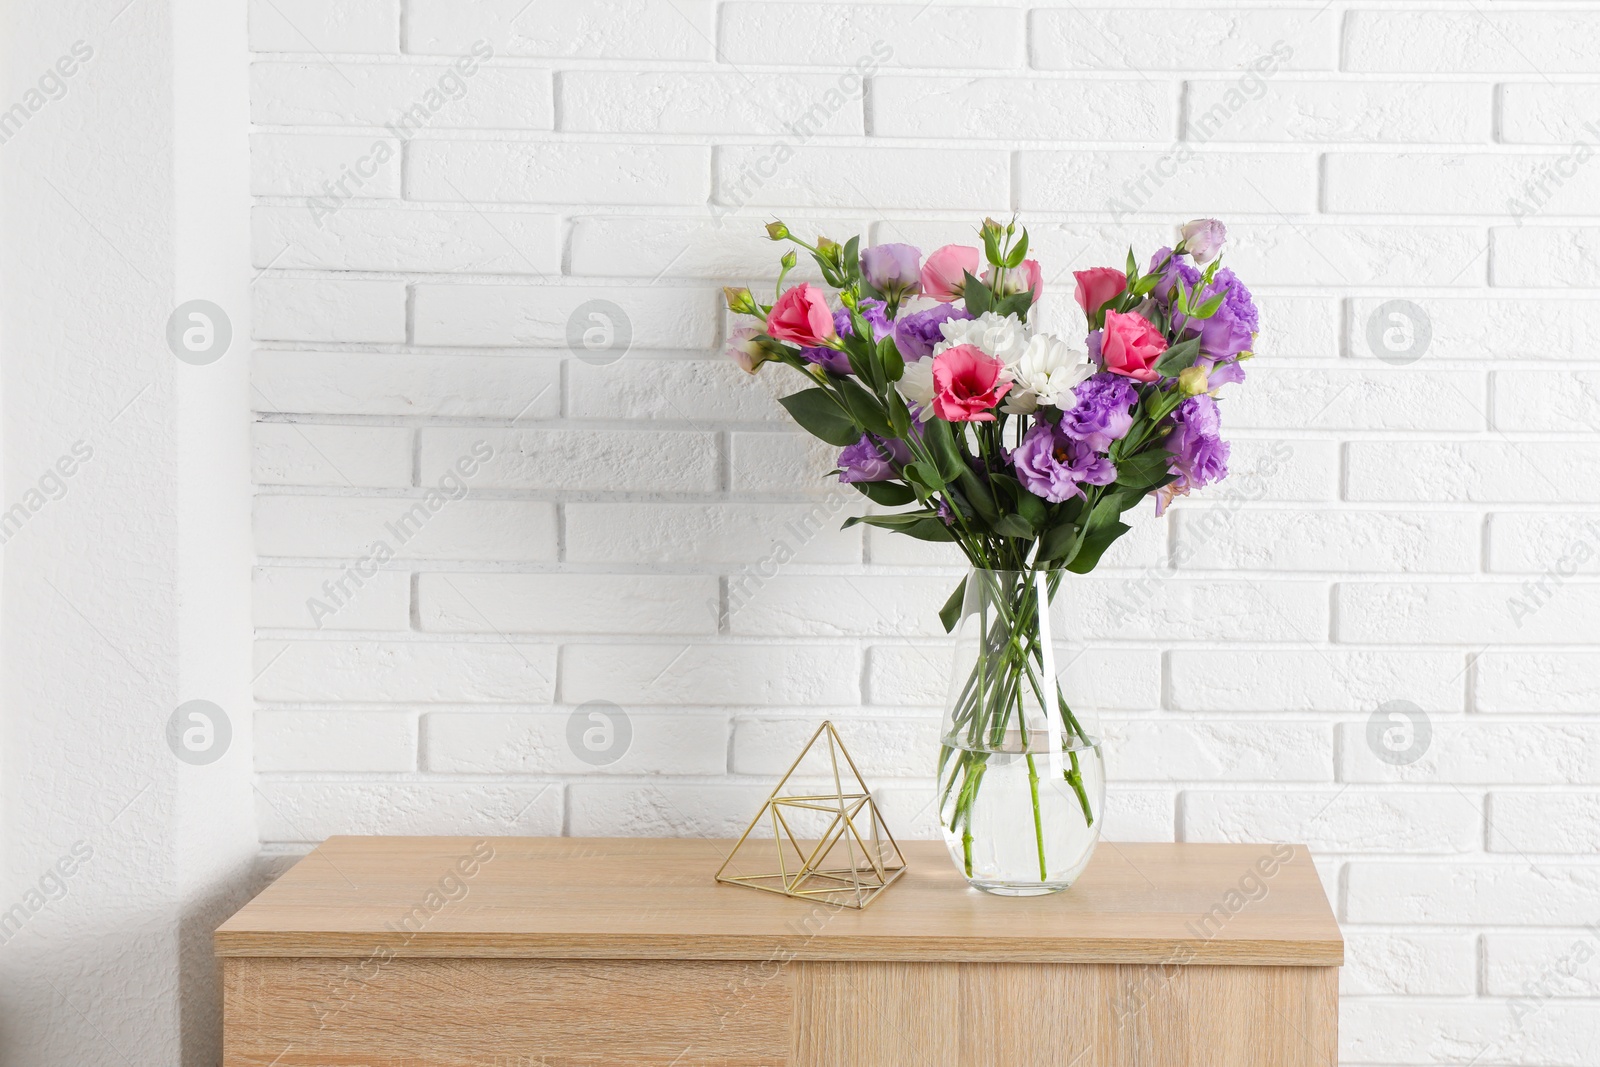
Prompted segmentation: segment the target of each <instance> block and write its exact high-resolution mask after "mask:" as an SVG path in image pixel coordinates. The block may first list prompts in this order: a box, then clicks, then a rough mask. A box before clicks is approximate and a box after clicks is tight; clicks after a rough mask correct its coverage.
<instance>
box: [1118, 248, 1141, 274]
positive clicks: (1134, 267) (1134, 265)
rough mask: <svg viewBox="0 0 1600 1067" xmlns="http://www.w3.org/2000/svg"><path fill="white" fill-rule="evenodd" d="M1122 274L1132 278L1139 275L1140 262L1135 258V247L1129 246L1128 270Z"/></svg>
mask: <svg viewBox="0 0 1600 1067" xmlns="http://www.w3.org/2000/svg"><path fill="white" fill-rule="evenodd" d="M1122 273H1124V274H1126V275H1127V276H1128V277H1130V278H1132V277H1134V276H1135V275H1137V274H1138V273H1139V261H1138V260H1137V259H1134V258H1133V246H1132V245H1129V246H1128V269H1127V270H1125V271H1123V272H1122Z"/></svg>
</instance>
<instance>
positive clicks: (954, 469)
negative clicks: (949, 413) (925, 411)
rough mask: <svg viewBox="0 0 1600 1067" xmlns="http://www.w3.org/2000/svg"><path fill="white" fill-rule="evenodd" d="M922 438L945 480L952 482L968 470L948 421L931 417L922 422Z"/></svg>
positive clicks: (969, 469)
mask: <svg viewBox="0 0 1600 1067" xmlns="http://www.w3.org/2000/svg"><path fill="white" fill-rule="evenodd" d="M922 440H923V442H924V443H925V444H927V446H928V451H929V452H931V453H932V455H933V460H934V462H935V463H937V464H938V465H939V476H940V477H941V478H943V479H944V480H945V481H947V482H953V481H955V480H956V479H957V478H959V477H961V474H962V472H964V471H967V472H970V471H971V468H970V467H969V466H968V465H967V461H966V460H965V459H964V458H962V455H961V448H960V446H959V445H957V444H956V438H955V430H954V428H953V427H952V426H951V425H950V423H948V422H945V421H944V420H943V419H940V418H932V419H929V420H928V421H927V422H925V423H923V424H922Z"/></svg>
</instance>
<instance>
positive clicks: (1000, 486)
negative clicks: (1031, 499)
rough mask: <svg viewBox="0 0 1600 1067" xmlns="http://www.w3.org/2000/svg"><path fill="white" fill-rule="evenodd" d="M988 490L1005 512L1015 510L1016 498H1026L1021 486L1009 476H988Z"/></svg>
mask: <svg viewBox="0 0 1600 1067" xmlns="http://www.w3.org/2000/svg"><path fill="white" fill-rule="evenodd" d="M989 489H990V491H991V492H993V493H994V498H995V500H996V501H997V502H998V503H999V504H1000V506H1001V507H1002V508H1004V509H1005V510H1006V511H1016V510H1017V497H1019V496H1027V495H1028V494H1027V492H1026V490H1024V489H1023V488H1022V485H1021V484H1020V483H1019V482H1018V481H1017V480H1016V479H1015V478H1013V477H1011V475H1009V474H991V475H989Z"/></svg>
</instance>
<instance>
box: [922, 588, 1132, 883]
mask: <svg viewBox="0 0 1600 1067" xmlns="http://www.w3.org/2000/svg"><path fill="white" fill-rule="evenodd" d="M1061 578H1062V572H1061V571H1059V570H1058V571H1051V572H1035V571H988V570H974V571H972V572H971V573H970V574H969V575H968V576H967V587H966V595H965V599H964V600H963V603H962V609H961V620H960V623H959V624H958V626H957V628H956V648H955V662H954V666H953V670H952V672H951V675H950V692H949V696H948V698H947V699H946V701H945V714H944V728H943V733H942V743H941V745H940V750H939V771H938V787H939V798H940V825H941V829H942V830H943V833H944V839H945V844H946V845H947V846H949V849H950V857H951V859H953V860H954V861H955V864H956V867H957V868H958V869H960V871H961V873H962V874H963V875H965V877H966V879H967V881H968V882H969V883H970V884H971V885H973V886H974V887H976V888H978V889H982V890H985V891H986V892H990V893H997V894H1001V895H1004V896H1033V895H1036V894H1040V893H1054V892H1059V891H1060V890H1063V889H1066V888H1067V887H1068V886H1070V885H1071V884H1072V883H1073V881H1074V880H1076V879H1077V877H1078V875H1079V874H1081V873H1082V872H1083V869H1084V868H1085V867H1086V866H1088V863H1089V857H1090V856H1091V855H1092V854H1093V852H1094V847H1095V844H1096V843H1097V842H1098V841H1099V839H1100V824H1101V815H1102V812H1103V809H1104V807H1105V765H1104V760H1103V759H1102V757H1101V752H1100V738H1099V737H1098V736H1097V735H1096V733H1095V731H1094V724H1093V723H1090V722H1085V721H1084V714H1083V711H1084V709H1081V708H1080V709H1075V708H1074V707H1073V706H1072V704H1071V703H1070V702H1069V701H1068V695H1067V694H1066V693H1065V692H1064V691H1063V688H1062V685H1061V681H1060V673H1061V672H1062V671H1064V670H1065V669H1066V667H1067V665H1068V663H1070V662H1071V660H1072V658H1073V656H1074V652H1073V650H1072V648H1071V646H1070V644H1069V643H1068V642H1066V641H1065V640H1064V639H1063V636H1062V635H1063V634H1064V633H1065V632H1066V623H1065V620H1064V619H1063V618H1062V612H1061V611H1060V609H1059V608H1057V607H1055V606H1053V605H1052V603H1051V602H1052V600H1053V599H1054V594H1055V590H1056V587H1057V586H1059V584H1060V582H1061ZM1041 608H1043V609H1044V610H1043V611H1041ZM1047 696H1048V701H1047ZM1047 709H1048V710H1047Z"/></svg>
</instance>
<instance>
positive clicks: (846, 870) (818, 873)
mask: <svg viewBox="0 0 1600 1067" xmlns="http://www.w3.org/2000/svg"><path fill="white" fill-rule="evenodd" d="M823 738H826V741H827V743H826V745H825V746H824V745H819V744H818V743H817V742H818V741H819V740H822V739H823ZM824 755H825V756H826V759H825V760H824V759H823V756H824ZM808 756H810V757H812V758H811V761H810V763H811V764H812V765H815V764H819V763H820V764H821V773H820V774H815V773H814V770H815V768H814V767H808V772H811V773H807V774H803V775H802V777H821V778H824V779H826V778H828V777H831V778H832V780H833V791H832V792H831V793H817V792H796V793H786V792H785V788H786V787H787V786H788V785H789V779H790V778H793V777H795V773H796V771H798V770H800V766H801V764H802V763H806V762H807V757H808ZM841 757H842V766H843V768H845V770H844V771H841ZM847 786H848V787H850V791H849V792H846V787H847ZM796 788H799V787H796ZM758 828H761V829H764V830H770V831H771V833H772V838H771V840H767V839H766V838H763V837H751V836H750V835H751V834H752V833H754V832H755V831H756V830H757V829H758ZM763 855H765V856H766V857H767V859H765V860H763V859H762V856H763ZM774 855H775V856H776V860H777V863H776V866H777V872H776V873H762V874H742V873H735V874H730V873H728V871H729V868H732V869H733V870H734V871H735V872H738V871H741V870H742V869H744V864H747V863H748V864H753V865H754V866H755V868H756V869H758V870H762V871H764V872H771V869H772V863H771V858H772V857H773V856H774ZM905 869H906V861H905V857H903V856H901V854H900V848H899V846H898V845H896V844H895V842H894V836H893V835H892V834H890V833H889V828H888V827H887V826H885V825H884V824H883V816H882V815H880V814H879V813H878V806H877V805H876V804H874V803H873V802H872V794H871V793H870V792H868V791H867V785H866V783H865V782H864V781H862V778H861V772H860V771H858V770H857V769H856V765H855V761H854V760H852V759H851V758H850V753H849V752H846V751H845V747H844V742H843V741H841V740H839V734H838V732H837V731H835V730H834V728H833V723H831V722H824V723H823V724H822V725H821V726H819V727H817V732H816V733H814V734H812V735H811V740H810V741H807V742H806V747H805V748H804V749H802V750H801V752H800V755H799V756H798V757H796V759H795V761H794V763H792V764H791V765H790V766H789V769H788V770H787V771H785V772H784V774H783V778H782V779H780V780H779V782H778V784H777V786H776V787H775V788H774V789H773V790H772V795H771V796H769V797H767V801H766V803H765V804H762V805H761V810H760V811H758V812H757V813H756V817H755V818H754V819H752V820H750V825H749V826H747V827H745V831H744V833H743V834H742V835H740V837H739V842H738V844H736V845H734V846H733V852H731V853H730V854H729V855H728V858H727V860H726V861H725V862H724V863H723V864H722V867H721V868H720V869H719V870H718V871H717V881H719V882H724V883H726V884H728V885H742V886H748V887H749V888H751V889H761V890H764V891H766V892H768V893H782V894H783V895H784V896H788V897H797V898H799V899H802V900H820V901H822V902H824V903H827V904H832V905H835V906H843V907H847V908H864V907H866V906H867V905H868V904H870V903H872V901H873V900H874V899H875V898H876V897H877V895H878V894H879V893H881V892H883V890H884V889H885V888H887V887H888V886H889V885H890V884H891V883H893V882H894V880H895V879H896V878H898V877H900V875H902V874H904V873H905Z"/></svg>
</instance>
